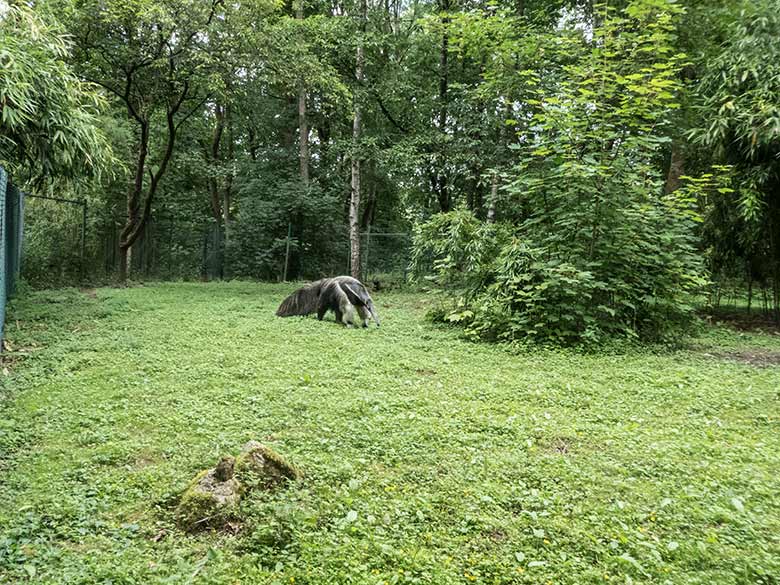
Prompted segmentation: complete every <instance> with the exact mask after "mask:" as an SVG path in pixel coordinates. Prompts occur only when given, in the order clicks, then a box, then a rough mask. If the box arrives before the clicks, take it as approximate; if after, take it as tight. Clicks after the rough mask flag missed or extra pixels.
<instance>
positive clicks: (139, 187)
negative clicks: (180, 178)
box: [119, 84, 187, 283]
mask: <svg viewBox="0 0 780 585" xmlns="http://www.w3.org/2000/svg"><path fill="white" fill-rule="evenodd" d="M186 96H187V86H186V84H185V90H184V91H183V92H182V93H181V95H180V96H179V100H178V101H177V102H176V103H174V104H170V106H169V107H168V110H167V111H166V113H165V122H166V126H167V137H166V142H165V151H164V152H163V155H162V157H161V158H160V162H159V164H158V165H157V170H156V171H152V170H151V169H150V171H149V187H148V188H147V189H146V193H145V194H144V197H143V202H142V201H141V192H142V191H143V176H144V169H145V165H146V155H147V151H148V145H149V122H148V120H144V119H139V123H140V125H141V137H140V140H139V149H138V159H137V161H136V170H135V177H134V179H133V183H132V185H131V187H130V191H129V194H128V200H127V222H126V223H125V227H124V228H123V229H122V233H121V235H120V239H119V249H120V252H122V253H120V257H119V261H120V266H119V278H120V282H122V283H124V282H125V280H126V279H127V256H128V250H129V249H130V248H131V247H132V245H133V244H134V243H135V242H136V240H137V239H138V237H139V236H140V235H141V234H142V233H143V231H144V227H145V226H146V222H147V220H148V219H149V217H150V216H151V214H152V202H153V201H154V195H155V193H157V188H158V187H159V185H160V179H162V177H163V175H164V174H165V171H166V169H167V168H168V163H170V162H171V157H172V156H173V148H174V145H175V143H176V120H175V118H176V112H178V111H179V108H180V107H181V105H182V103H183V102H184V99H185V97H186Z"/></svg>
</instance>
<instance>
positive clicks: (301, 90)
mask: <svg viewBox="0 0 780 585" xmlns="http://www.w3.org/2000/svg"><path fill="white" fill-rule="evenodd" d="M295 18H297V19H298V20H303V0H299V1H298V7H297V9H296V14H295ZM298 129H299V131H300V144H299V152H298V158H299V159H300V163H301V181H302V182H303V184H304V185H308V184H309V125H308V123H307V120H306V86H305V85H304V83H303V80H300V81H299V82H298Z"/></svg>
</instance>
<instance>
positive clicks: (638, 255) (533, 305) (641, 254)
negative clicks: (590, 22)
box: [417, 1, 704, 343]
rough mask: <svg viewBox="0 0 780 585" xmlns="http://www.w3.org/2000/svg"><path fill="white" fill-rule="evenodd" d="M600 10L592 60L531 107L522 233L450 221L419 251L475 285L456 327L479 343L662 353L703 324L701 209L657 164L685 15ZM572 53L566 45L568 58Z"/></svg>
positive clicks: (518, 206)
mask: <svg viewBox="0 0 780 585" xmlns="http://www.w3.org/2000/svg"><path fill="white" fill-rule="evenodd" d="M599 10H603V11H605V12H604V14H603V24H602V25H601V26H600V27H598V28H597V29H595V30H594V31H593V39H592V40H591V41H589V42H587V44H586V47H585V50H582V49H576V45H575V49H576V50H578V51H580V52H581V53H582V54H581V57H580V58H579V59H578V60H577V61H576V62H575V63H571V64H567V65H564V66H563V70H562V75H561V79H560V82H559V84H558V86H557V88H556V91H555V93H553V94H549V93H546V91H541V90H539V91H538V92H537V96H536V99H534V100H531V101H532V103H535V104H537V105H538V110H537V111H536V113H534V115H533V118H532V121H531V124H530V126H531V128H532V129H533V130H532V134H531V135H530V136H529V137H528V139H527V140H524V141H523V142H522V143H521V144H520V145H518V146H517V147H516V149H515V150H516V152H517V153H518V158H519V163H518V164H517V166H516V168H515V169H514V170H513V171H512V180H511V183H510V184H509V185H508V186H507V188H506V196H505V203H504V204H505V205H507V204H509V205H510V206H512V207H514V209H515V210H518V211H519V213H518V212H517V211H516V212H515V213H516V215H517V216H519V220H518V222H517V223H516V224H511V225H506V226H504V227H503V228H480V227H479V226H478V222H476V220H475V219H474V218H471V219H470V220H469V219H467V220H466V221H465V225H467V226H471V228H470V232H471V233H466V234H465V237H462V236H461V237H460V238H453V235H455V233H456V232H460V233H462V232H463V231H464V230H462V229H459V230H456V232H453V231H452V230H450V229H449V225H448V220H442V219H438V220H433V221H432V222H431V224H429V227H428V228H425V229H423V230H422V232H421V233H422V234H423V237H422V238H418V240H417V245H418V247H419V248H420V252H419V254H418V255H421V254H423V253H430V254H433V255H434V257H435V258H436V261H435V263H434V268H435V269H436V271H437V272H438V273H439V274H440V275H443V276H447V277H449V273H450V272H451V271H452V270H453V269H455V270H461V271H464V272H467V273H468V272H472V271H473V272H475V273H476V275H475V277H474V279H473V280H471V281H470V282H469V283H468V291H467V293H466V295H465V296H464V297H463V298H462V301H461V304H462V305H463V306H464V307H465V310H464V309H463V308H459V309H457V311H456V312H455V313H454V314H453V315H451V316H450V320H457V321H459V322H463V323H465V324H466V325H467V331H468V332H469V333H470V334H472V335H475V336H478V337H487V338H492V339H502V340H515V339H530V340H539V341H552V342H555V343H573V342H588V343H592V342H600V341H602V340H604V339H605V338H609V337H616V336H617V337H629V338H640V339H643V340H653V341H659V340H670V339H674V338H676V337H677V336H678V335H679V334H680V333H682V332H684V331H685V330H686V328H687V326H688V325H690V323H691V321H692V308H691V307H690V306H689V304H688V302H687V296H688V295H689V294H690V293H693V292H696V291H697V290H698V289H699V288H700V287H701V286H702V285H703V284H704V280H703V279H702V276H701V267H700V262H699V260H698V257H697V254H696V250H695V247H694V241H693V238H692V235H691V234H692V229H691V228H692V226H691V223H692V222H693V221H695V220H697V219H698V216H697V214H696V212H695V209H694V206H695V204H696V199H695V198H693V197H691V196H690V193H688V192H685V191H679V192H676V193H674V194H673V195H670V196H664V197H662V196H661V195H660V193H661V192H662V181H661V177H660V174H659V172H658V169H657V168H656V166H655V162H654V159H655V157H656V154H657V151H658V149H659V147H660V146H661V145H662V144H663V142H664V140H663V138H662V137H661V136H660V135H659V134H658V131H659V130H658V129H659V127H660V126H662V125H663V123H664V116H665V115H666V114H667V113H668V111H669V110H670V109H671V108H674V107H676V102H675V101H674V100H675V92H676V91H678V89H679V85H678V81H677V76H678V73H679V70H680V67H681V64H682V63H683V58H684V57H683V56H681V55H677V54H675V53H674V51H673V43H672V41H673V38H674V37H673V19H674V16H675V14H676V13H677V11H678V10H679V9H678V8H677V7H676V5H675V4H673V3H666V2H655V1H652V2H650V1H636V2H632V3H630V4H629V5H628V7H627V8H626V10H625V12H624V14H622V15H617V14H614V13H613V11H611V10H608V9H606V8H604V7H602V8H600V9H599ZM573 42H574V41H573V40H572V39H571V38H570V37H565V38H564V42H563V43H562V45H561V47H562V48H563V47H567V46H570V45H572V43H573ZM527 75H528V76H529V77H533V76H534V75H535V74H534V72H533V71H529V72H527ZM462 214H463V212H458V214H456V216H454V217H455V218H459V221H456V224H461V223H464V222H463V215H462ZM442 228H444V229H442ZM426 232H428V233H427V234H426ZM475 266H476V267H477V268H474V267H475ZM444 284H446V279H445V282H444Z"/></svg>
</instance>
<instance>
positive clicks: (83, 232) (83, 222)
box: [81, 199, 87, 283]
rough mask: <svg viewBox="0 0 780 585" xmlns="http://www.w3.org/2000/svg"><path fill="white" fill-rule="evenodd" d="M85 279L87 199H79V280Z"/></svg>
mask: <svg viewBox="0 0 780 585" xmlns="http://www.w3.org/2000/svg"><path fill="white" fill-rule="evenodd" d="M86 279H87V200H86V199H82V200H81V281H82V283H83V282H84V281H86Z"/></svg>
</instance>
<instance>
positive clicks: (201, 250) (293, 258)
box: [22, 195, 411, 288]
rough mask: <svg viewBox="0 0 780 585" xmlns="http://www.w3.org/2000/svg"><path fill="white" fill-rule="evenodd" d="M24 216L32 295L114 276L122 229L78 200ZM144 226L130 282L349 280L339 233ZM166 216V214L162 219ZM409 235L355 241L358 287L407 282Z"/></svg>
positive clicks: (338, 228)
mask: <svg viewBox="0 0 780 585" xmlns="http://www.w3.org/2000/svg"><path fill="white" fill-rule="evenodd" d="M31 197H33V198H32V199H30V200H29V204H28V206H27V215H26V219H25V221H26V224H27V225H26V233H25V249H26V252H25V266H24V269H23V274H22V276H23V277H24V279H25V280H26V281H27V282H29V284H30V285H31V286H33V287H34V288H52V287H61V286H74V285H79V286H84V285H86V284H88V283H89V284H97V283H101V282H110V281H112V280H114V278H115V277H116V275H117V274H118V272H119V262H120V248H119V246H120V233H121V231H122V227H123V221H122V219H121V218H120V217H118V216H114V215H113V214H109V215H106V214H101V213H100V210H90V209H89V208H88V207H87V204H86V203H85V202H84V201H83V200H75V199H73V200H70V199H65V198H57V197H46V196H38V195H35V196H31ZM160 211H161V210H158V212H157V213H155V214H153V215H152V217H150V218H149V220H148V221H147V222H146V224H145V227H144V229H143V231H142V232H141V235H140V237H139V238H138V239H137V240H136V241H135V242H134V243H133V245H132V247H131V248H130V250H129V253H128V275H129V278H130V279H131V280H217V279H234V278H239V279H241V278H247V279H255V280H262V281H282V280H313V279H316V278H321V277H323V276H333V275H336V274H349V273H350V260H349V257H350V253H349V251H350V240H349V230H348V228H347V226H346V225H343V224H336V225H332V224H331V225H325V226H318V225H312V224H309V225H296V224H294V223H292V222H291V223H290V224H288V223H287V222H284V223H283V224H280V223H279V222H276V223H270V222H269V224H267V225H255V224H254V223H252V225H249V226H248V225H246V224H247V221H246V220H245V221H244V225H242V223H241V222H240V221H238V220H236V221H235V222H231V224H230V225H229V226H228V227H229V229H228V230H225V228H224V225H221V224H219V223H217V221H216V220H214V219H213V218H210V217H203V216H196V217H195V218H193V219H188V218H187V217H186V216H182V215H177V214H174V213H165V212H160ZM164 211H168V210H164ZM410 247H411V237H410V234H408V233H406V232H400V231H390V230H379V229H374V228H372V227H369V228H367V229H365V230H364V231H363V233H362V234H361V252H362V253H361V267H360V274H361V277H362V278H363V279H364V280H366V281H370V280H373V279H379V280H381V281H383V282H400V281H406V278H407V268H408V264H409V259H410Z"/></svg>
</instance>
